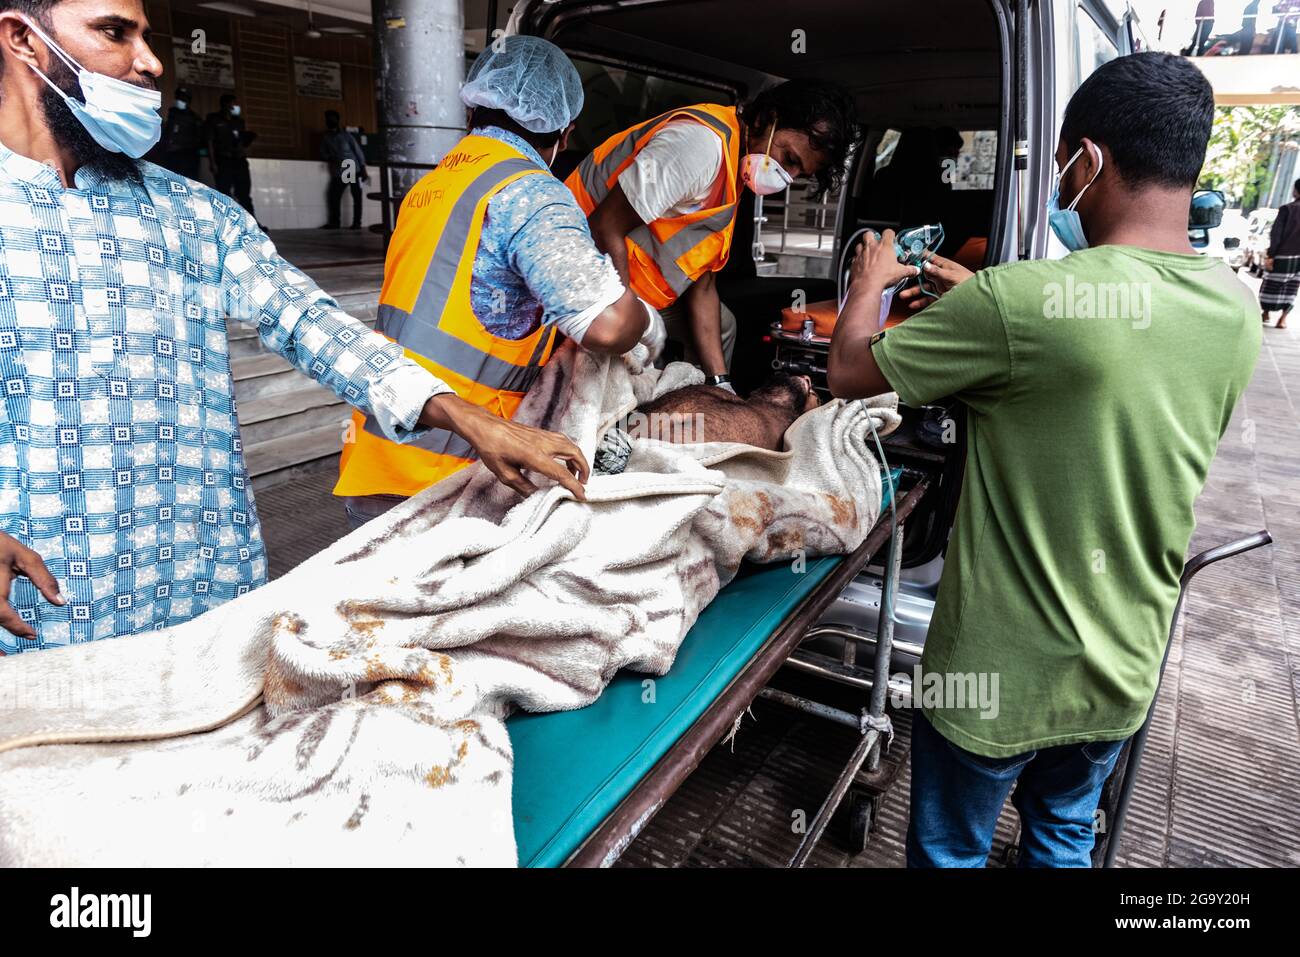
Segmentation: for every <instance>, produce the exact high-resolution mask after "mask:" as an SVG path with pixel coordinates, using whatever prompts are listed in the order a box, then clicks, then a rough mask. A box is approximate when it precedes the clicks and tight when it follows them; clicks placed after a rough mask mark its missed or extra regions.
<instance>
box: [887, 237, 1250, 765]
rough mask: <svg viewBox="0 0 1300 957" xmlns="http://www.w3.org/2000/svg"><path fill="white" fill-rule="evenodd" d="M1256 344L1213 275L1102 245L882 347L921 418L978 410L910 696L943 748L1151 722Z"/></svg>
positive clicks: (1242, 309)
mask: <svg viewBox="0 0 1300 957" xmlns="http://www.w3.org/2000/svg"><path fill="white" fill-rule="evenodd" d="M1260 338H1261V333H1260V321H1259V311H1258V309H1257V308H1256V306H1255V303H1254V300H1253V298H1252V297H1251V295H1250V293H1249V292H1248V291H1247V289H1246V287H1245V286H1243V285H1242V284H1241V283H1240V282H1239V281H1238V280H1237V279H1236V277H1235V276H1233V274H1232V272H1231V270H1229V269H1228V268H1227V267H1226V266H1224V265H1223V264H1222V263H1220V262H1219V261H1218V260H1215V259H1211V258H1209V257H1206V256H1197V255H1180V254H1176V253H1164V252H1156V251H1154V250H1148V249H1141V248H1137V247H1133V246H1100V247H1097V248H1092V249H1085V250H1083V251H1081V252H1077V253H1073V254H1071V255H1069V256H1067V257H1066V258H1065V259H1060V260H1041V261H1035V262H1022V263H1008V264H1006V265H1002V266H996V267H993V268H990V269H985V270H983V271H981V272H980V273H978V274H977V275H976V276H975V278H973V279H970V280H968V281H967V282H965V283H963V284H962V285H960V286H958V287H957V288H956V289H954V290H952V291H951V292H949V293H948V294H947V295H945V296H944V297H943V298H941V299H940V300H939V301H937V302H935V303H932V304H931V305H930V306H928V307H927V308H926V309H925V310H924V311H922V312H920V313H918V314H917V315H915V316H913V317H911V318H909V319H908V320H907V321H906V322H905V323H903V324H902V325H900V326H897V327H895V328H893V329H890V330H889V332H888V333H886V335H885V336H884V337H883V338H882V339H881V340H880V341H879V342H877V343H876V344H875V346H874V347H873V355H874V356H875V358H876V362H877V363H878V364H879V366H880V369H881V371H882V372H883V373H884V375H885V378H886V379H887V380H888V381H889V383H890V385H892V386H893V387H894V389H895V390H897V392H898V394H899V397H900V398H901V399H902V400H903V401H904V402H906V403H907V404H908V405H911V406H919V405H923V404H925V403H927V402H932V401H934V400H936V399H940V398H943V397H946V396H953V397H955V398H958V399H960V400H961V401H962V402H963V403H965V405H966V406H967V408H968V409H969V415H968V424H969V428H968V437H967V458H966V474H965V478H964V480H963V483H962V492H961V501H960V504H959V505H958V508H957V516H956V522H955V524H954V527H953V531H952V537H951V539H950V540H949V543H948V553H947V559H946V562H945V565H944V571H943V579H942V581H941V582H940V585H939V595H938V600H937V604H936V606H935V609H934V617H933V620H932V622H931V624H930V630H929V635H928V636H927V638H926V644H925V654H924V656H923V658H922V661H921V666H922V672H923V675H922V679H923V680H922V685H921V687H919V688H916V689H914V696H915V700H916V702H917V703H918V704H919V705H921V707H922V710H923V711H924V713H925V715H926V717H927V718H929V719H930V721H931V723H933V725H934V726H935V728H937V729H938V730H939V732H940V733H941V734H943V735H944V737H946V738H947V739H948V740H950V741H952V742H953V743H954V744H957V745H959V746H960V747H963V748H965V749H967V750H968V751H974V752H975V753H977V754H983V755H987V756H989V757H1010V756H1012V755H1016V754H1020V753H1023V752H1025V751H1030V750H1033V749H1036V748H1043V747H1050V746H1053V745H1061V744H1070V743H1074V742H1082V741H1107V740H1109V741H1114V740H1119V739H1121V738H1125V737H1127V736H1128V735H1130V734H1132V733H1133V732H1134V731H1136V730H1137V729H1138V727H1139V726H1140V725H1141V724H1142V721H1143V719H1144V718H1145V716H1146V712H1147V708H1148V706H1149V705H1150V703H1151V699H1152V697H1153V696H1154V694H1155V689H1156V682H1157V680H1158V677H1159V670H1160V660H1161V657H1162V655H1163V654H1164V648H1165V642H1166V641H1167V640H1168V635H1169V626H1170V622H1171V620H1172V617H1173V611H1174V604H1175V602H1176V601H1177V599H1178V578H1179V575H1180V574H1181V572H1182V568H1183V561H1184V558H1185V555H1186V551H1187V546H1188V543H1189V542H1190V540H1191V536H1192V529H1193V527H1194V525H1195V519H1194V517H1193V513H1192V504H1193V502H1194V501H1195V499H1196V496H1197V495H1198V494H1199V493H1200V491H1201V488H1202V487H1203V486H1204V484H1205V476H1206V473H1207V471H1208V470H1209V467H1210V461H1211V460H1212V459H1213V458H1214V452H1215V448H1216V446H1217V444H1218V440H1219V437H1220V436H1221V435H1222V434H1223V431H1224V429H1225V428H1227V425H1228V420H1229V418H1230V417H1231V415H1232V409H1233V406H1234V405H1235V404H1236V402H1237V397H1238V396H1239V395H1241V393H1242V391H1243V390H1244V389H1245V388H1246V385H1247V383H1248V382H1249V381H1250V377H1251V372H1252V370H1253V369H1254V366H1255V360H1256V358H1257V356H1258V354H1259V348H1260ZM932 672H933V673H934V674H931V673H932ZM980 682H983V683H982V684H981V683H980ZM963 694H964V695H965V700H964V702H963V700H962V695H963Z"/></svg>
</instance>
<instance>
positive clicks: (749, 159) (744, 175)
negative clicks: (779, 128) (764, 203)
mask: <svg viewBox="0 0 1300 957" xmlns="http://www.w3.org/2000/svg"><path fill="white" fill-rule="evenodd" d="M775 135H776V123H775V122H773V123H772V132H770V133H768V134H767V148H766V149H765V150H764V151H763V152H762V153H747V154H745V155H744V156H743V157H741V160H740V181H741V182H742V183H744V184H745V185H746V186H748V187H749V188H750V189H751V190H753V191H754V194H755V195H757V196H771V195H772V194H773V193H779V192H781V190H783V189H785V188H786V187H787V186H789V185H790V184H791V183H793V182H794V177H793V176H791V175H790V174H789V173H787V172H786V171H785V170H784V169H783V168H782V167H781V164H780V163H778V162H777V161H776V160H774V159H772V156H771V152H772V137H774V136H775Z"/></svg>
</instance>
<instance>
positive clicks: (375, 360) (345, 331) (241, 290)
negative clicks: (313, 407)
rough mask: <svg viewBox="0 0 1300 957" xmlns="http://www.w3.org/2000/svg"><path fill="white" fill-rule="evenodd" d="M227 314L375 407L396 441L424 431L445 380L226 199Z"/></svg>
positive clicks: (310, 371)
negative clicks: (351, 310) (359, 315)
mask: <svg viewBox="0 0 1300 957" xmlns="http://www.w3.org/2000/svg"><path fill="white" fill-rule="evenodd" d="M220 246H221V252H222V266H221V287H220V288H221V293H222V295H223V296H224V297H225V300H226V301H225V302H224V303H222V304H215V305H218V307H222V306H224V308H225V310H226V314H227V315H229V316H232V317H234V318H235V319H238V320H240V321H242V322H246V323H249V324H254V325H256V327H257V333H258V336H259V337H260V338H261V340H262V344H263V345H264V346H265V347H266V348H267V349H269V350H271V351H272V352H274V353H276V354H278V355H280V356H282V357H284V358H285V359H287V360H288V361H289V362H291V363H293V365H295V366H297V367H298V368H299V369H301V370H302V371H303V372H305V373H306V374H307V375H309V376H311V377H312V378H313V379H315V380H316V381H317V382H319V383H321V384H322V385H324V386H325V387H326V388H328V389H330V390H331V391H332V392H334V394H335V395H337V396H338V397H339V398H340V399H343V400H344V401H345V402H347V403H348V404H350V405H352V406H353V407H354V408H356V409H359V410H361V411H362V412H363V413H368V414H371V413H372V414H374V416H375V417H376V419H377V420H378V422H379V425H380V427H381V428H382V429H383V431H384V434H385V435H387V436H388V438H390V439H392V440H393V441H395V442H403V441H409V440H411V439H413V438H416V437H418V436H419V435H421V434H423V432H424V431H426V430H424V429H417V427H416V424H417V422H418V420H419V417H420V412H421V411H422V410H423V408H424V405H425V403H426V402H427V401H428V400H429V399H430V398H431V397H432V396H435V395H442V394H444V393H447V392H452V391H453V390H452V389H451V387H450V386H448V385H447V384H446V383H445V382H443V381H442V380H441V379H438V378H437V377H435V376H433V375H432V374H431V373H429V372H428V371H426V370H425V369H424V368H422V367H421V366H419V365H417V364H416V363H414V362H412V361H411V360H410V359H407V358H406V357H405V356H404V355H403V354H402V349H401V347H400V346H398V345H397V344H396V343H393V342H391V341H389V340H388V339H385V338H384V337H383V336H381V335H379V334H378V333H376V332H373V331H371V330H370V329H368V328H367V327H366V326H365V324H364V323H362V322H360V321H358V320H357V319H354V318H353V317H352V316H349V315H348V314H347V313H346V312H344V311H343V310H342V308H340V307H339V304H338V302H337V301H335V299H334V298H333V297H332V296H330V295H329V294H328V293H326V292H325V291H324V290H323V289H321V288H320V287H319V286H317V285H316V283H315V282H313V281H312V280H311V279H310V278H309V277H308V276H307V275H306V274H305V273H304V272H302V270H300V269H298V268H297V267H295V266H294V265H292V264H291V263H289V262H288V261H287V260H285V258H284V257H283V256H281V255H279V253H277V252H276V251H275V245H274V244H273V243H272V242H271V240H270V238H269V237H268V236H267V235H266V233H264V232H263V231H262V230H261V229H260V228H259V227H258V226H257V224H256V223H255V222H254V221H253V218H252V217H251V216H250V215H249V214H248V212H247V211H245V210H244V209H243V208H242V207H240V206H238V205H236V204H234V203H231V204H230V210H229V212H228V213H227V217H226V220H225V222H224V224H223V226H222V232H221V243H220Z"/></svg>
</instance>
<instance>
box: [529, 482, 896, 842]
mask: <svg viewBox="0 0 1300 957" xmlns="http://www.w3.org/2000/svg"><path fill="white" fill-rule="evenodd" d="M893 472H894V481H895V482H897V481H898V480H899V478H900V477H901V475H902V469H894V470H893ZM884 488H885V491H884V507H887V506H888V504H889V485H888V484H887V483H886V484H885V487H884ZM843 560H844V557H843V556H841V555H836V556H831V557H826V558H817V559H813V560H812V561H810V562H809V563H808V565H807V568H806V569H805V570H804V572H803V573H802V574H796V573H795V572H794V571H793V569H792V568H791V567H790V566H789V565H788V564H786V563H781V564H777V565H748V564H747V565H744V566H742V568H741V569H740V571H739V572H738V573H737V575H736V577H735V579H734V580H733V581H732V582H731V583H730V584H729V585H727V587H726V588H724V589H722V590H721V591H720V592H719V593H718V595H717V597H716V598H714V599H713V601H712V602H710V603H709V605H708V607H707V608H705V609H704V611H703V612H702V613H701V614H700V617H699V618H698V619H697V620H696V622H695V624H694V625H693V626H692V627H691V630H690V631H689V632H687V633H686V637H685V638H684V639H683V640H682V646H681V649H680V650H679V651H678V653H677V660H676V661H674V662H673V667H672V669H671V670H670V671H669V672H668V674H666V675H663V676H662V677H656V676H653V675H646V674H640V673H635V672H630V671H621V672H619V673H618V674H617V675H615V676H614V679H613V680H612V681H611V682H610V683H609V686H608V687H607V688H606V689H605V692H604V693H603V694H602V695H601V696H600V697H599V698H598V699H597V700H596V701H595V702H593V703H592V704H590V705H588V706H587V707H585V708H580V709H578V710H576V711H553V712H548V713H546V714H526V713H520V714H516V715H514V716H512V717H511V718H510V719H508V721H507V722H506V727H507V729H508V730H509V732H510V741H511V744H512V745H513V747H514V755H515V761H514V790H513V799H512V800H513V804H514V824H515V841H516V844H517V845H518V849H519V864H520V866H522V867H558V866H559V865H561V864H563V863H564V862H565V861H566V860H567V859H568V858H569V856H570V855H571V854H572V853H573V852H574V851H575V850H577V849H578V847H579V846H580V845H581V844H582V842H583V841H584V840H586V838H587V835H589V834H590V833H591V832H592V831H593V830H595V829H596V828H597V827H598V826H599V825H600V824H601V822H603V821H604V820H605V818H606V817H608V816H609V814H610V813H611V812H612V811H613V810H614V809H615V808H616V807H617V806H618V805H619V803H620V802H621V801H622V800H623V798H625V797H626V796H627V795H628V794H629V793H631V791H632V789H633V788H634V787H635V786H636V784H637V782H638V781H640V780H641V778H642V777H644V776H645V774H646V773H647V772H648V771H649V770H650V769H651V768H652V767H654V765H655V763H656V762H657V761H658V760H659V759H660V758H662V757H663V756H664V755H665V754H666V753H667V752H668V750H669V749H670V748H671V747H672V746H673V744H674V743H675V742H676V741H677V739H678V738H680V737H681V736H682V735H683V734H684V733H685V732H686V730H687V729H688V728H689V727H690V726H691V725H692V724H693V723H694V722H695V721H696V719H698V718H699V716H700V715H701V714H703V713H704V712H705V710H707V709H708V707H709V705H711V704H712V703H713V701H714V700H715V699H716V698H717V697H718V695H719V694H721V693H722V691H723V689H725V688H726V687H727V685H728V684H730V683H731V680H732V679H733V678H735V677H736V675H737V674H739V673H740V671H741V670H742V669H743V668H744V667H745V665H746V664H747V663H748V662H749V661H750V659H752V658H753V657H754V655H755V654H756V653H757V652H758V649H759V648H761V647H762V646H763V644H764V643H765V642H766V641H767V639H768V638H769V637H770V636H771V634H772V632H773V631H775V630H776V628H777V626H779V625H780V624H781V622H782V621H784V620H785V618H786V616H787V615H788V614H789V613H790V612H791V611H792V610H793V609H794V608H796V607H797V606H798V605H799V603H800V602H802V601H803V600H804V599H805V598H806V597H808V595H809V594H811V593H812V592H813V591H814V590H815V589H816V587H817V586H818V585H819V584H821V582H822V581H823V580H825V578H826V576H827V575H829V574H830V573H831V571H832V570H833V569H834V568H835V566H837V565H838V564H839V563H840V562H842V561H843ZM647 682H653V685H652V687H653V699H652V701H650V702H649V703H647V701H645V700H643V698H645V699H650V698H651V696H650V695H649V694H647V690H646V689H647V687H648V686H647Z"/></svg>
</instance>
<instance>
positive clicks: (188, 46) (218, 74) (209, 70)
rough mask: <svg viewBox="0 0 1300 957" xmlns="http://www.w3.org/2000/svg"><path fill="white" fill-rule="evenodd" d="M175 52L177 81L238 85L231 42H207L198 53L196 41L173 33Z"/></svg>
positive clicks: (226, 87) (195, 84) (191, 84)
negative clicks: (228, 43) (195, 49)
mask: <svg viewBox="0 0 1300 957" xmlns="http://www.w3.org/2000/svg"><path fill="white" fill-rule="evenodd" d="M172 56H173V57H175V59H176V81H177V83H178V84H189V85H190V86H217V87H220V88H221V89H223V90H233V89H234V88H235V51H234V49H233V48H232V47H230V46H229V45H227V44H225V43H206V44H204V45H203V52H202V53H195V52H194V41H192V40H190V39H189V38H188V37H172Z"/></svg>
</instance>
